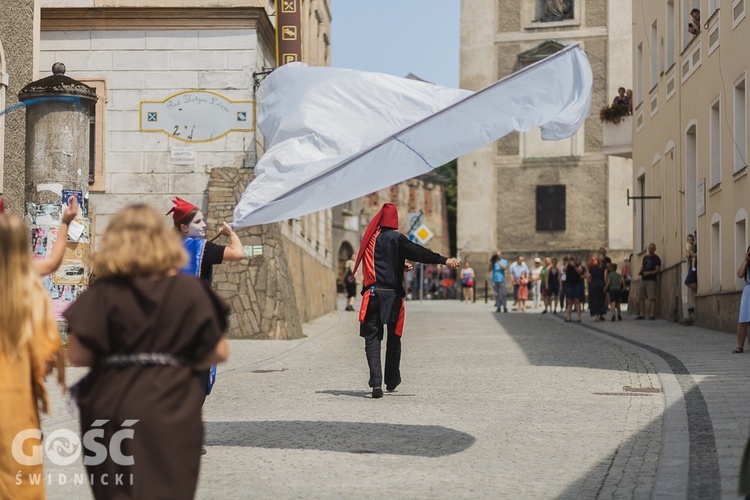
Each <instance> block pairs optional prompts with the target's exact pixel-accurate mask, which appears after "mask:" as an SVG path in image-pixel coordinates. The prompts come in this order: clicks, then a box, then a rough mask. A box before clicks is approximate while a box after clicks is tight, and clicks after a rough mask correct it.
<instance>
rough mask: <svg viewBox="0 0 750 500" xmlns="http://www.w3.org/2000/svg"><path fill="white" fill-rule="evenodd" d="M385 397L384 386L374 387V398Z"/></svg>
mask: <svg viewBox="0 0 750 500" xmlns="http://www.w3.org/2000/svg"><path fill="white" fill-rule="evenodd" d="M382 397H383V388H382V387H373V388H372V399H378V398H382Z"/></svg>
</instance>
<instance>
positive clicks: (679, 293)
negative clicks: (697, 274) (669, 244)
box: [628, 259, 742, 333]
mask: <svg viewBox="0 0 750 500" xmlns="http://www.w3.org/2000/svg"><path fill="white" fill-rule="evenodd" d="M640 266H641V263H640V262H639V261H638V259H635V260H634V261H633V273H634V274H635V275H636V276H634V278H637V273H638V270H639V269H640ZM639 284H640V280H638V281H636V280H634V281H633V283H632V284H631V292H630V300H629V301H628V302H629V303H628V308H629V309H630V310H631V311H632V312H633V314H637V312H638V285H639ZM687 293H688V289H687V287H686V286H685V285H684V283H683V277H682V272H681V268H680V266H679V265H677V266H672V267H670V268H668V269H666V270H664V271H662V272H661V273H660V274H659V284H658V292H657V298H656V317H657V318H659V319H664V320H667V321H675V322H677V321H679V322H687V323H691V322H692V324H694V325H696V326H700V327H702V328H708V329H710V330H717V331H720V332H727V333H734V332H736V331H737V318H738V316H739V312H740V298H741V296H742V291H732V292H726V293H718V294H710V295H698V296H696V297H695V312H694V313H693V317H692V318H686V317H685V316H684V315H683V312H682V311H683V308H682V306H681V305H682V297H683V295H685V294H687Z"/></svg>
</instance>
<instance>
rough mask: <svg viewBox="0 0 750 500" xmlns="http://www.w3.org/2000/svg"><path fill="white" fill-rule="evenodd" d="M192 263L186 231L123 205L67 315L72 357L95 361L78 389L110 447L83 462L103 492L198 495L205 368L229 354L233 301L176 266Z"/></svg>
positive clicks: (85, 427)
mask: <svg viewBox="0 0 750 500" xmlns="http://www.w3.org/2000/svg"><path fill="white" fill-rule="evenodd" d="M185 260H186V255H185V251H184V250H183V248H182V245H181V243H180V239H179V237H178V236H177V234H175V232H174V231H172V230H171V229H169V228H168V227H167V226H166V224H164V222H163V221H162V218H161V216H160V215H159V214H158V213H157V212H156V211H155V210H153V209H152V208H150V207H148V206H146V205H133V206H131V207H128V208H125V209H124V210H122V211H121V212H119V213H118V214H116V215H115V216H114V217H112V219H111V221H110V223H109V226H108V227H107V230H106V231H105V234H104V237H103V238H102V243H101V245H100V250H99V251H98V252H97V253H96V254H95V255H94V256H93V257H92V265H93V269H94V272H95V273H96V275H97V280H96V281H95V282H94V283H93V284H92V285H91V286H90V287H89V289H88V290H87V291H86V292H84V293H83V294H81V296H80V297H79V298H78V300H77V301H76V302H75V303H74V304H73V305H71V306H70V308H69V309H68V310H67V311H66V312H65V317H66V319H67V320H68V322H69V325H70V332H71V333H70V336H69V339H70V340H69V343H70V346H69V349H68V355H69V357H70V360H71V362H73V363H74V364H77V365H84V366H91V367H92V369H91V372H90V374H89V376H87V378H86V379H85V380H84V381H83V383H82V384H81V385H80V386H79V390H78V404H79V408H80V412H81V434H82V435H84V436H85V435H86V433H87V432H89V431H91V430H93V431H94V432H93V433H92V435H96V434H95V433H98V436H101V437H98V438H97V439H96V441H97V442H99V443H102V444H103V445H104V446H107V452H106V453H101V456H99V455H98V454H96V453H95V450H91V449H89V450H87V452H86V457H87V458H88V460H86V459H84V464H86V468H87V471H88V473H89V475H90V477H91V479H92V481H91V482H92V489H93V492H94V496H95V497H96V498H175V499H178V498H179V499H181V498H193V496H194V494H195V489H196V486H197V481H198V469H199V465H200V454H201V445H202V443H203V424H202V421H201V403H202V401H203V393H204V388H203V387H202V385H201V377H200V373H199V370H206V369H207V368H208V367H209V366H211V364H215V363H219V362H222V361H224V360H225V359H226V358H227V356H228V349H227V342H226V339H224V337H223V333H224V331H225V330H226V327H227V315H228V313H229V308H228V307H227V305H226V304H225V303H224V302H223V301H222V300H221V299H220V298H219V297H218V296H217V295H215V294H214V293H213V292H212V291H211V290H210V289H209V288H208V287H207V286H206V285H204V284H203V283H201V282H200V280H198V279H196V278H194V277H191V276H185V275H181V274H179V273H178V269H180V268H181V267H182V266H183V265H184V264H185ZM123 430H124V431H126V432H124V433H123V432H121V433H120V434H117V433H118V431H123ZM102 434H103V435H102ZM113 436H114V439H113ZM123 437H124V439H123ZM85 442H86V440H85V439H84V444H85ZM113 443H114V445H113ZM115 445H117V446H115ZM118 448H119V449H118ZM113 450H114V451H113ZM105 456H106V459H105V460H103V461H101V458H104V457H105ZM100 461H101V463H97V462H100ZM87 462H88V463H87ZM92 463H93V465H92Z"/></svg>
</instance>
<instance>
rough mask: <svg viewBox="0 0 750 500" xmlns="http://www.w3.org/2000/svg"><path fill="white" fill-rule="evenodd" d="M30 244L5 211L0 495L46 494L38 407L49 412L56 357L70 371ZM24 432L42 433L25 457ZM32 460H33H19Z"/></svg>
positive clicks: (0, 248)
mask: <svg viewBox="0 0 750 500" xmlns="http://www.w3.org/2000/svg"><path fill="white" fill-rule="evenodd" d="M29 248H31V245H30V244H29V237H28V231H27V229H26V226H25V225H24V223H23V221H21V219H19V218H17V217H13V216H11V215H6V214H4V213H0V256H2V258H0V289H2V293H0V450H2V453H0V498H13V499H31V498H34V499H36V498H45V495H44V481H43V480H42V481H39V478H42V474H43V471H42V452H41V439H40V437H41V431H40V430H39V412H38V411H39V409H41V410H42V411H45V412H46V411H47V392H46V390H45V386H44V376H45V374H47V373H49V372H50V371H51V369H52V365H53V364H54V363H55V362H57V366H58V379H59V380H60V382H61V383H62V382H63V374H64V366H63V363H62V357H61V354H60V334H59V333H58V332H57V324H56V323H55V320H54V318H53V317H52V309H51V306H50V300H49V297H48V296H47V293H46V292H45V290H44V288H43V287H42V282H41V280H40V279H39V274H38V272H37V270H36V268H35V267H34V264H33V261H32V260H31V253H30V252H29ZM21 431H26V432H29V431H31V432H33V433H35V434H36V435H35V436H29V437H27V438H26V439H24V440H23V443H22V445H21V446H22V447H21V450H20V451H21V453H22V454H23V455H24V456H23V457H21V456H16V453H15V452H11V449H12V444H13V440H14V438H15V437H16V436H17V435H18V434H19V432H21ZM27 459H30V462H29V463H30V464H31V465H27V464H24V463H20V462H19V460H20V461H23V462H25V461H26V460H27ZM42 479H43V478H42Z"/></svg>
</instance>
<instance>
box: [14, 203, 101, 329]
mask: <svg viewBox="0 0 750 500" xmlns="http://www.w3.org/2000/svg"><path fill="white" fill-rule="evenodd" d="M71 196H76V197H77V198H78V199H79V203H80V202H81V201H82V197H81V195H80V191H69V192H68V197H67V198H68V199H69V198H70V197H71ZM64 198H65V197H64ZM81 207H82V211H83V208H84V207H85V204H83V203H81ZM62 212H63V207H62V205H61V204H44V205H33V204H29V205H28V206H27V207H26V216H27V222H28V223H30V224H29V237H30V241H31V252H32V258H33V259H35V260H44V259H48V258H49V257H50V255H51V252H52V248H53V247H54V246H55V242H56V241H57V239H58V236H59V231H60V218H61V214H62ZM68 234H69V236H72V237H73V239H75V240H76V241H71V240H70V238H69V239H68V241H67V243H66V246H65V252H64V254H63V259H62V263H61V265H60V267H59V268H58V269H57V271H55V272H54V273H53V274H51V275H48V276H45V277H44V278H43V281H42V282H43V285H44V288H45V289H46V290H47V293H48V294H49V297H50V299H51V301H52V313H53V315H54V317H55V320H56V321H64V320H65V319H64V317H63V313H64V312H65V310H66V309H67V308H68V307H69V306H70V304H72V303H73V302H74V301H75V299H76V298H77V297H78V296H79V295H80V294H81V293H82V292H83V291H84V290H85V289H86V287H87V285H88V279H89V273H90V261H89V256H90V252H91V249H90V237H89V219H88V218H81V217H79V218H78V219H76V220H75V221H73V222H72V223H71V225H70V228H69V230H68Z"/></svg>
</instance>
